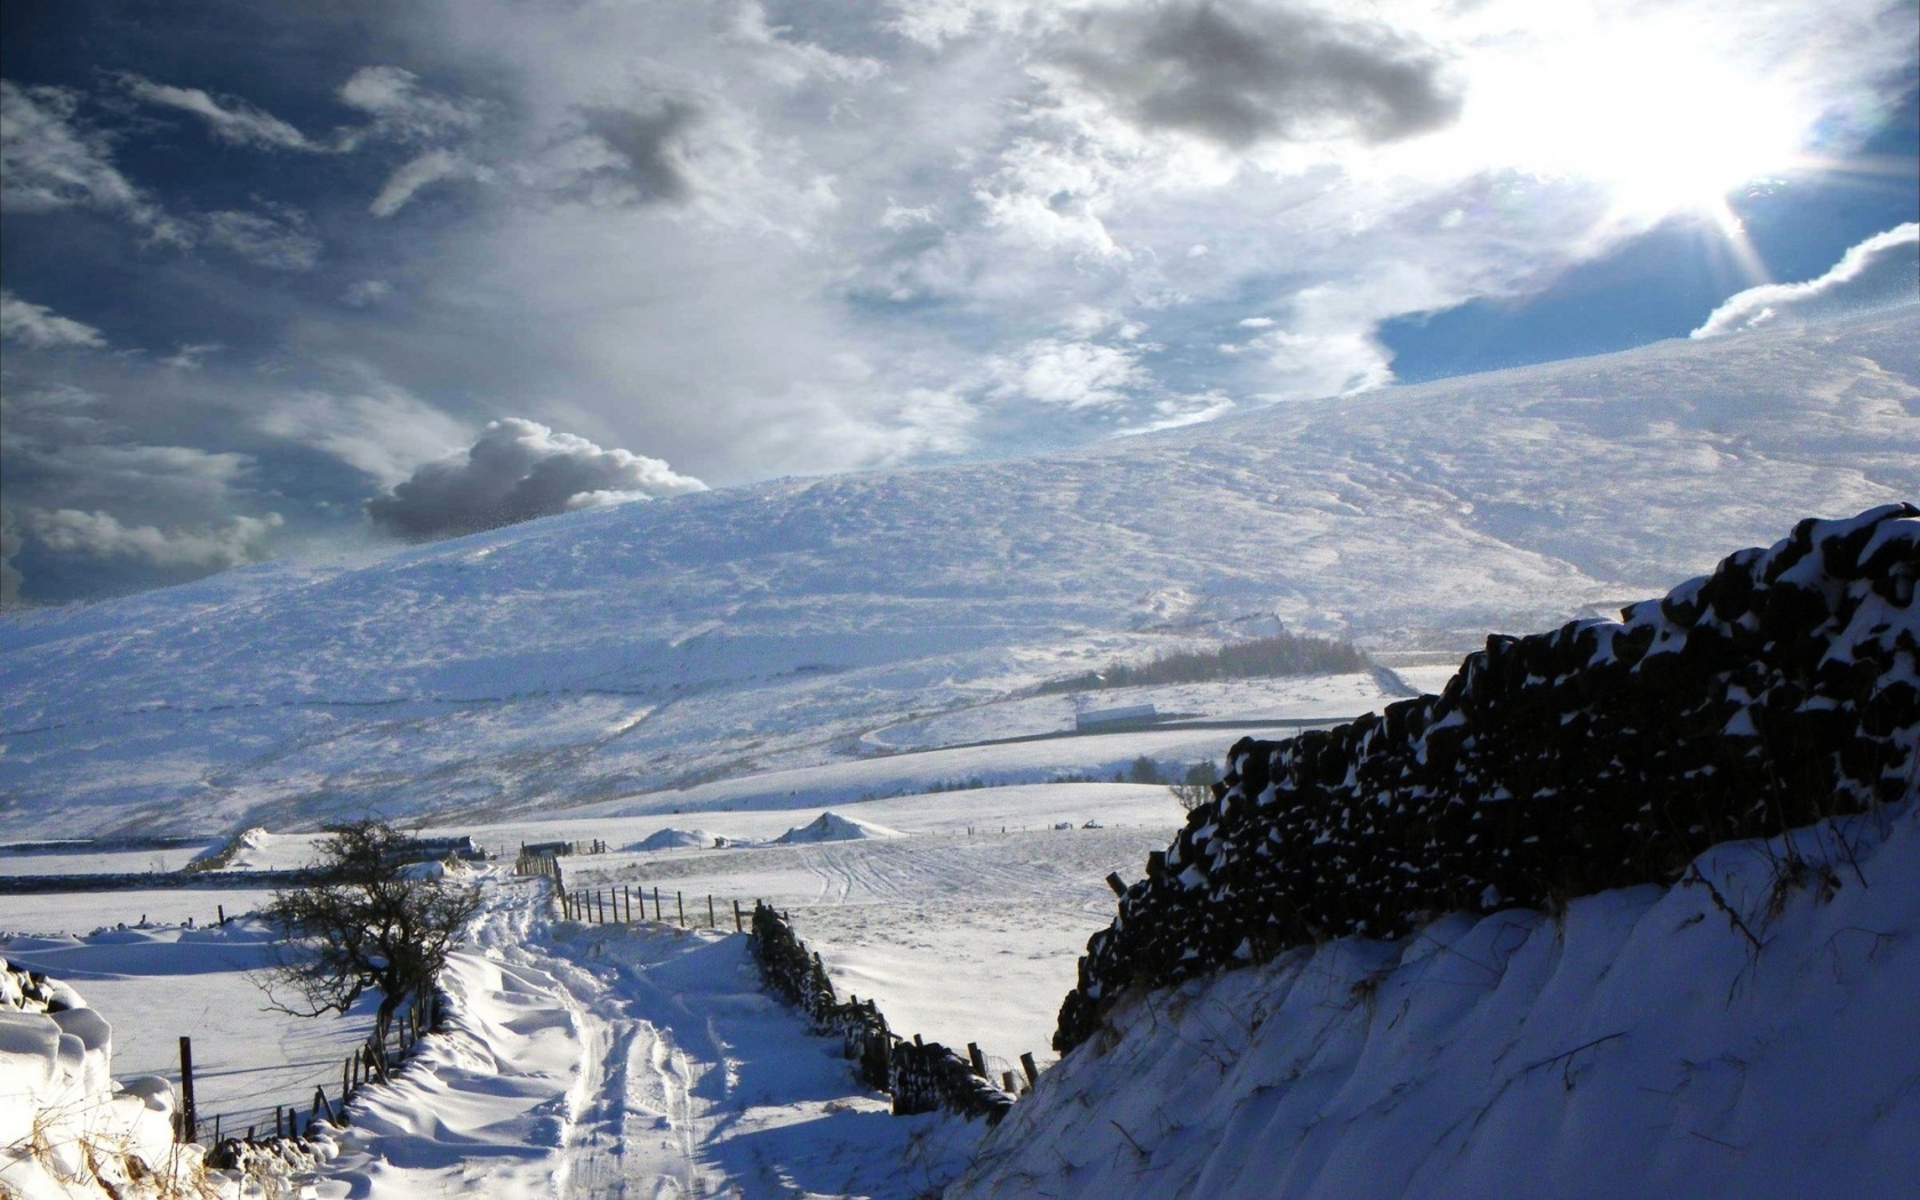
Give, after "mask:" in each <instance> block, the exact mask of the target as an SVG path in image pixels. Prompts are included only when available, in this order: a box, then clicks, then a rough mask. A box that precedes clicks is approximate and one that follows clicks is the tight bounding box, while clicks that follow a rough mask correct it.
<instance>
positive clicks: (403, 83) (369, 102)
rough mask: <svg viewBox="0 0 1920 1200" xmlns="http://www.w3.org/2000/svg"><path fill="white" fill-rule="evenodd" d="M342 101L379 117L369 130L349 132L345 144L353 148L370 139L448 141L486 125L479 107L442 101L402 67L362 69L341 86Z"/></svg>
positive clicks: (376, 117)
mask: <svg viewBox="0 0 1920 1200" xmlns="http://www.w3.org/2000/svg"><path fill="white" fill-rule="evenodd" d="M340 101H341V103H343V104H346V105H347V106H349V107H351V108H356V109H359V110H360V111H361V112H363V113H366V114H367V115H368V116H370V117H372V118H373V123H372V124H371V125H370V126H368V127H367V128H365V129H359V130H348V131H347V132H346V133H345V134H343V135H342V145H343V147H345V148H347V149H352V148H353V147H354V146H356V145H358V144H359V143H360V142H361V141H363V140H365V139H366V138H368V137H383V138H387V139H389V140H392V141H399V142H413V141H425V140H428V139H432V138H440V137H444V136H446V135H448V134H452V133H457V132H460V131H462V130H468V129H472V128H474V127H475V126H477V125H479V124H480V119H481V118H480V109H479V106H478V105H475V104H471V103H461V102H457V101H453V100H449V99H447V98H445V97H443V96H436V95H434V94H432V93H430V92H427V91H425V90H423V89H422V88H421V87H420V77H419V76H418V75H415V74H414V73H413V72H411V71H408V70H404V69H402V68H400V67H392V66H373V67H362V68H360V69H359V70H358V71H355V72H354V73H353V75H352V77H351V78H349V79H348V80H347V81H346V83H344V84H342V85H341V87H340Z"/></svg>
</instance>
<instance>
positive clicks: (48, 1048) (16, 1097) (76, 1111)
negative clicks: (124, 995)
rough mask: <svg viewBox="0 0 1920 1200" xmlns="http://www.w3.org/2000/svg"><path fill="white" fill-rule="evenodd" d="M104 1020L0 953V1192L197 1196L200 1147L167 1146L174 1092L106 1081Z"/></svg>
mask: <svg viewBox="0 0 1920 1200" xmlns="http://www.w3.org/2000/svg"><path fill="white" fill-rule="evenodd" d="M112 1066H113V1027H112V1026H111V1025H109V1024H108V1023H107V1021H106V1019H105V1018H104V1017H102V1016H101V1015H100V1014H99V1013H97V1012H95V1011H94V1010H93V1009H91V1008H88V1007H87V1005H86V1001H85V1000H83V999H82V998H81V997H80V995H79V993H77V992H75V991H74V990H73V989H72V988H71V987H68V986H66V985H65V984H61V983H58V982H54V981H51V980H48V979H47V978H46V977H45V976H43V975H40V974H38V973H36V972H29V971H25V970H22V969H20V968H18V967H13V966H11V965H9V964H8V963H7V962H6V960H5V959H0V1195H6V1196H18V1197H21V1198H22V1200H47V1198H51V1197H67V1196H103V1197H104V1196H132V1195H141V1196H145V1195H154V1194H161V1195H169V1196H171V1195H186V1194H195V1195H198V1194H203V1191H202V1189H200V1188H197V1187H196V1186H195V1185H196V1183H209V1182H215V1181H208V1180H206V1179H205V1177H204V1174H203V1171H202V1162H203V1158H202V1151H201V1148H200V1147H199V1146H175V1145H174V1144H173V1089H172V1088H171V1087H170V1086H169V1085H168V1084H167V1082H166V1081H165V1080H164V1079H160V1078H157V1077H153V1076H147V1077H142V1078H139V1079H134V1080H129V1081H128V1082H127V1084H126V1085H125V1086H124V1087H115V1085H114V1082H113V1079H112Z"/></svg>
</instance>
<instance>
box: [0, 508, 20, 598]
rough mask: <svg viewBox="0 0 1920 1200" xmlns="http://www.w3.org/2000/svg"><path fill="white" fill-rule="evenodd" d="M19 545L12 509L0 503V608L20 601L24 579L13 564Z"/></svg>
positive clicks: (18, 532) (18, 531) (18, 530)
mask: <svg viewBox="0 0 1920 1200" xmlns="http://www.w3.org/2000/svg"><path fill="white" fill-rule="evenodd" d="M21 545H22V542H21V538H20V527H19V526H18V525H16V524H14V520H13V510H12V509H10V508H8V507H7V506H6V505H4V504H0V608H11V607H12V606H14V605H15V604H18V603H19V602H20V585H21V583H22V582H24V580H23V579H22V577H21V575H20V571H19V569H18V568H16V567H15V566H14V565H13V556H14V555H16V554H18V553H20V548H21Z"/></svg>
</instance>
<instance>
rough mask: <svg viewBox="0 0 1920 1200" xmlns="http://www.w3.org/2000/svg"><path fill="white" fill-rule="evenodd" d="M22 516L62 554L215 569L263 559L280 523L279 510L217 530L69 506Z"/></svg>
mask: <svg viewBox="0 0 1920 1200" xmlns="http://www.w3.org/2000/svg"><path fill="white" fill-rule="evenodd" d="M22 518H23V522H22V523H23V525H24V527H25V529H26V531H27V532H28V533H29V534H31V535H32V536H33V537H34V538H36V539H38V540H39V541H40V542H42V543H43V544H45V545H46V546H47V547H48V548H49V549H51V550H56V551H59V552H61V553H64V554H84V555H87V556H90V557H93V558H115V557H118V558H131V559H136V560H138V561H140V562H144V563H148V564H151V565H153V566H157V567H206V568H212V569H215V570H219V569H224V568H227V567H237V566H240V565H242V564H244V563H249V562H255V561H258V560H259V559H261V558H263V557H265V547H264V545H263V544H262V543H263V542H264V541H265V540H266V537H267V535H268V534H269V533H271V532H272V531H273V530H275V529H278V528H279V527H280V526H281V525H282V524H284V523H285V522H284V520H283V519H282V518H281V516H280V514H279V513H268V514H267V515H266V516H264V517H234V518H233V519H232V520H231V521H228V522H227V523H226V524H225V525H223V526H220V527H217V528H199V529H193V528H188V529H172V530H163V529H160V528H159V527H157V526H153V525H124V524H122V523H121V522H120V520H119V519H118V518H116V517H115V516H113V515H112V514H111V513H105V512H83V511H81V510H79V509H73V508H59V509H39V508H32V509H27V510H26V511H25V512H24V513H23V514H22Z"/></svg>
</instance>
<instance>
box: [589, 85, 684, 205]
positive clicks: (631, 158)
mask: <svg viewBox="0 0 1920 1200" xmlns="http://www.w3.org/2000/svg"><path fill="white" fill-rule="evenodd" d="M581 115H582V116H583V117H584V118H585V119H586V123H587V130H588V132H590V133H591V134H592V135H593V136H594V137H596V138H598V139H599V140H600V142H601V144H602V145H604V146H606V148H607V149H608V150H609V151H611V152H612V153H613V154H614V155H615V156H617V157H618V158H619V159H620V161H621V163H622V164H624V165H623V166H615V167H612V168H606V169H611V170H616V171H621V172H623V173H625V174H626V176H627V177H628V178H629V179H630V180H631V181H632V183H633V186H634V188H635V189H636V190H637V191H638V193H639V196H640V199H642V200H661V201H666V202H668V203H672V202H676V201H681V200H685V199H687V198H688V197H689V196H691V195H692V194H693V182H692V180H691V178H690V176H689V172H688V167H687V161H686V153H685V150H684V148H683V145H682V139H683V138H684V137H685V136H686V133H687V131H688V130H690V129H691V128H692V127H693V126H694V125H695V123H697V122H698V121H699V119H700V110H699V109H698V108H696V107H694V106H693V105H692V104H689V103H686V102H685V101H680V100H662V101H660V102H659V103H658V104H656V105H655V106H654V107H653V108H651V109H650V110H647V111H634V110H632V109H625V108H589V109H586V110H585V111H584V112H582V114H581Z"/></svg>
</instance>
